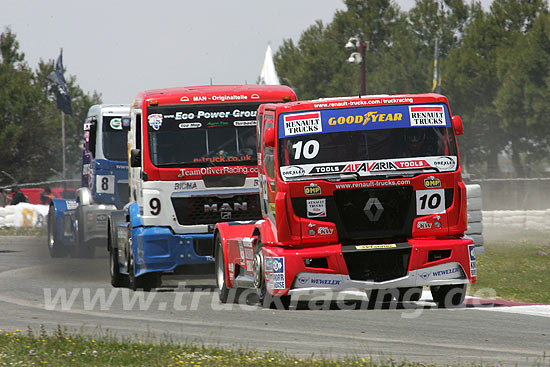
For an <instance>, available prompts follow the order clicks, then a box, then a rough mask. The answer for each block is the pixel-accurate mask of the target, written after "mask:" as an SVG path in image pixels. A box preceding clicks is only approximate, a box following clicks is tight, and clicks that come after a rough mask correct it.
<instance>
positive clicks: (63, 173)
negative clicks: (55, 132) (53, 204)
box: [61, 111, 67, 196]
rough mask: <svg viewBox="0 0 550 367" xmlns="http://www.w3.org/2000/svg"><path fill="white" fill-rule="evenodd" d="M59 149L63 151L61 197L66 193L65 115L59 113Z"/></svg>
mask: <svg viewBox="0 0 550 367" xmlns="http://www.w3.org/2000/svg"><path fill="white" fill-rule="evenodd" d="M61 149H63V152H62V155H61V156H62V157H63V168H62V169H61V177H62V179H63V195H62V196H64V195H65V191H67V182H66V174H65V172H66V171H65V113H64V112H63V111H61Z"/></svg>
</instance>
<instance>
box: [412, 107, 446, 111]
mask: <svg viewBox="0 0 550 367" xmlns="http://www.w3.org/2000/svg"><path fill="white" fill-rule="evenodd" d="M424 111H433V112H442V111H443V107H439V106H433V107H432V106H426V107H411V112H424Z"/></svg>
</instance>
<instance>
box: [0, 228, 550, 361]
mask: <svg viewBox="0 0 550 367" xmlns="http://www.w3.org/2000/svg"><path fill="white" fill-rule="evenodd" d="M214 288H215V281H214V277H213V276H211V275H192V276H167V277H165V278H164V281H163V288H161V289H160V290H159V291H157V292H151V293H144V292H131V291H128V290H126V289H114V288H112V287H111V286H110V283H109V276H108V258H107V253H106V252H104V253H102V252H100V253H99V256H98V258H96V259H90V260H86V259H70V258H65V259H51V258H50V257H49V255H48V252H47V249H46V245H45V238H38V237H0V329H3V330H15V329H23V330H24V329H26V328H27V327H31V328H39V327H40V325H44V326H45V327H46V329H48V330H54V329H56V328H57V327H58V325H61V326H62V327H66V328H67V329H68V330H70V331H73V332H84V333H87V334H92V335H98V334H99V335H105V334H109V335H114V336H119V337H131V338H135V339H139V340H143V341H159V340H167V339H171V340H173V341H176V342H193V343H197V344H200V345H205V346H224V347H232V348H244V349H257V350H260V351H263V350H280V351H284V352H287V353H290V354H294V355H297V356H302V357H308V356H311V355H315V356H318V357H331V358H337V357H343V356H365V357H366V356H370V357H373V358H379V357H381V358H384V359H385V358H390V357H392V358H396V359H398V360H401V359H407V360H410V361H426V362H436V363H443V364H446V363H452V362H485V363H489V364H497V363H500V365H518V366H535V365H537V362H542V361H543V355H544V354H545V353H546V355H549V354H550V353H549V352H550V306H541V305H519V304H514V303H506V302H499V303H496V304H494V301H491V300H479V299H469V300H468V305H467V306H466V307H464V308H461V309H454V310H442V309H437V308H435V307H434V306H435V305H434V304H433V303H432V302H430V299H429V295H428V296H426V297H423V300H421V301H420V302H418V303H414V304H408V305H405V307H401V308H399V309H395V308H393V309H383V310H382V309H362V308H358V309H356V308H353V309H349V308H350V307H349V305H341V306H338V305H336V306H335V305H334V303H333V304H332V305H331V304H328V303H322V302H321V303H318V304H315V305H312V308H313V309H311V308H310V309H307V308H304V307H299V308H298V309H296V310H290V311H284V310H271V309H262V308H260V307H259V306H257V305H255V304H246V302H242V303H240V304H228V305H221V304H220V303H219V302H218V298H217V294H216V293H215V289H214ZM102 297H103V298H102ZM345 307H347V308H348V309H342V308H345ZM543 363H544V365H546V364H548V363H550V362H549V359H548V357H546V359H545V360H544V362H543Z"/></svg>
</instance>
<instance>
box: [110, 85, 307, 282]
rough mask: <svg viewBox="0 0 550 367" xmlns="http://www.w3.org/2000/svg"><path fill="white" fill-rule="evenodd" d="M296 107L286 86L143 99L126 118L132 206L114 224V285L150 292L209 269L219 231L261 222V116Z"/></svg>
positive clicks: (178, 91) (166, 92) (177, 91)
mask: <svg viewBox="0 0 550 367" xmlns="http://www.w3.org/2000/svg"><path fill="white" fill-rule="evenodd" d="M294 100H296V95H295V94H294V92H293V91H292V89H290V88H288V87H284V86H258V85H245V86H239V85H234V86H203V87H185V88H169V89H161V90H151V91H145V92H142V93H139V94H138V95H137V97H136V98H135V99H134V102H133V104H132V107H131V111H130V118H129V119H124V120H125V121H126V120H127V121H128V129H129V133H128V154H129V160H130V173H129V187H130V202H129V203H128V204H127V205H126V206H125V207H124V209H123V210H120V211H115V212H113V213H111V216H110V218H109V232H108V245H107V246H108V250H109V252H110V269H111V284H112V285H113V286H115V287H120V286H128V287H129V288H131V289H134V290H135V289H138V288H139V289H144V290H150V289H151V288H154V287H157V286H158V285H159V284H160V280H161V275H162V274H163V273H165V272H178V273H179V272H185V271H186V269H188V268H189V267H190V266H202V265H208V264H210V265H211V266H212V265H213V264H214V258H213V248H212V233H213V230H214V226H215V224H216V223H218V222H229V221H247V220H251V219H259V218H260V216H261V213H260V203H259V195H258V192H259V191H258V175H257V173H258V168H257V159H256V111H257V109H258V106H259V105H260V104H261V103H265V102H268V101H269V102H275V103H276V102H285V101H294ZM125 126H126V124H125Z"/></svg>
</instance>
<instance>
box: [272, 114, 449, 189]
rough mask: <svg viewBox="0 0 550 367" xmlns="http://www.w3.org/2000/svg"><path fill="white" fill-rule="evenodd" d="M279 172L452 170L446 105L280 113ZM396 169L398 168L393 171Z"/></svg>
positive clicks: (296, 175)
mask: <svg viewBox="0 0 550 367" xmlns="http://www.w3.org/2000/svg"><path fill="white" fill-rule="evenodd" d="M279 138H280V140H279V147H280V149H279V162H280V167H281V175H282V176H283V178H285V179H293V178H297V179H299V177H303V176H311V175H327V174H332V175H340V174H346V173H349V174H356V176H357V175H358V176H369V175H370V176H372V175H378V174H380V173H385V174H387V173H391V174H396V173H402V172H404V171H406V172H408V173H410V170H412V169H415V170H421V171H432V172H439V171H450V170H455V169H456V168H457V162H458V161H457V158H456V156H457V152H456V143H455V140H454V134H453V130H452V126H451V122H450V117H449V114H448V111H447V108H446V106H445V105H429V106H417V105H410V106H379V107H366V108H353V109H338V110H321V111H313V112H312V111H309V112H304V113H294V114H292V113H289V114H283V115H281V116H280V117H279ZM392 171H398V172H392Z"/></svg>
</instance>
